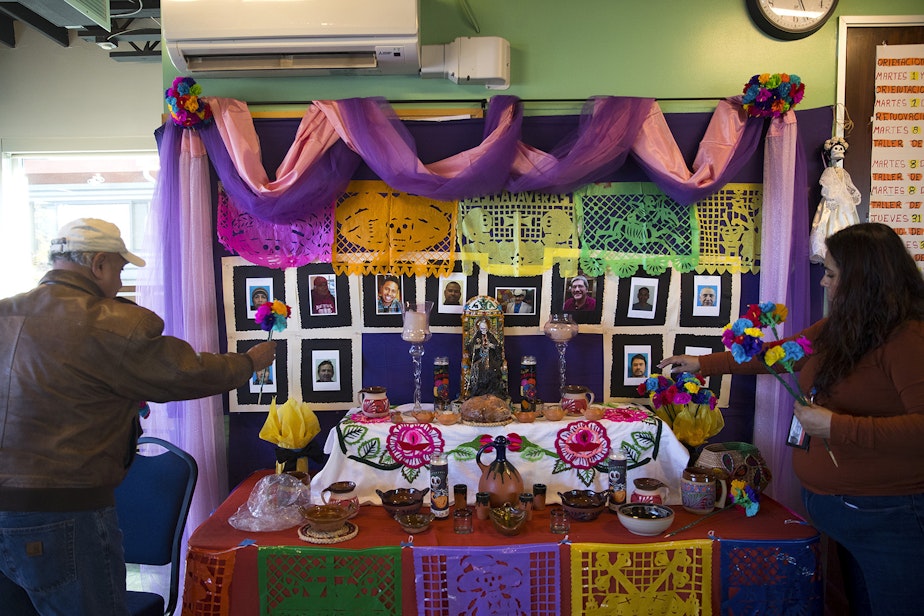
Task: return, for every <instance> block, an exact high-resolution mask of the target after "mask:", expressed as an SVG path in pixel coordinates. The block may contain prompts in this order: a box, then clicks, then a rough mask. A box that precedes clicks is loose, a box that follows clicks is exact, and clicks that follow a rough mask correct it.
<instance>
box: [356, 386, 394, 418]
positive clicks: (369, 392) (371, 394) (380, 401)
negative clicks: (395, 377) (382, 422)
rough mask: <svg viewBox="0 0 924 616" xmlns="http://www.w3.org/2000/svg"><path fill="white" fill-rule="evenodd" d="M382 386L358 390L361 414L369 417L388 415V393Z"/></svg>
mask: <svg viewBox="0 0 924 616" xmlns="http://www.w3.org/2000/svg"><path fill="white" fill-rule="evenodd" d="M385 392H386V390H385V388H384V387H365V388H363V389H360V390H359V394H360V395H361V396H362V400H363V402H362V409H363V415H365V416H366V417H370V418H378V417H385V416H387V415H388V395H387V394H386V393H385Z"/></svg>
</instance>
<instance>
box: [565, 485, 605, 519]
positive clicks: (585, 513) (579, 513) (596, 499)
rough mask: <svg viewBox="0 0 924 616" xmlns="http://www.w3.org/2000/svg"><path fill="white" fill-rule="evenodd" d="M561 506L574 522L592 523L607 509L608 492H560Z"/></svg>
mask: <svg viewBox="0 0 924 616" xmlns="http://www.w3.org/2000/svg"><path fill="white" fill-rule="evenodd" d="M558 495H559V496H560V497H561V506H562V508H563V509H564V510H565V511H566V512H567V513H568V516H569V517H570V518H571V519H572V520H577V521H578V522H590V521H591V520H596V519H597V518H598V517H599V516H600V513H601V512H602V511H603V509H604V508H605V507H606V492H594V491H593V490H568V491H567V492H559V493H558Z"/></svg>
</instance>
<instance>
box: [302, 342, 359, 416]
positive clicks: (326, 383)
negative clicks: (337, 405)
mask: <svg viewBox="0 0 924 616" xmlns="http://www.w3.org/2000/svg"><path fill="white" fill-rule="evenodd" d="M301 343H302V372H301V377H302V399H303V400H304V401H305V402H353V398H354V391H353V345H352V342H351V341H350V340H337V339H333V338H326V339H316V340H302V341H301Z"/></svg>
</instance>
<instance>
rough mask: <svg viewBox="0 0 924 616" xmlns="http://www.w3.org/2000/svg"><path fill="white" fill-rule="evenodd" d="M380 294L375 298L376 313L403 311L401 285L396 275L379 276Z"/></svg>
mask: <svg viewBox="0 0 924 616" xmlns="http://www.w3.org/2000/svg"><path fill="white" fill-rule="evenodd" d="M376 279H377V281H378V288H379V291H378V296H377V297H376V299H375V313H376V314H398V313H400V312H401V285H400V283H399V282H398V279H397V278H396V277H394V276H377V277H376Z"/></svg>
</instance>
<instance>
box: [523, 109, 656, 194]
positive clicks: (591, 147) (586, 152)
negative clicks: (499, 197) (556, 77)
mask: <svg viewBox="0 0 924 616" xmlns="http://www.w3.org/2000/svg"><path fill="white" fill-rule="evenodd" d="M654 102H655V101H654V99H653V98H625V97H613V96H601V97H595V98H592V99H590V100H589V101H588V102H587V103H585V104H584V108H583V110H582V112H581V118H580V123H579V125H578V130H577V132H576V133H574V134H572V135H570V136H568V137H567V138H565V139H564V140H563V141H562V142H561V143H560V144H558V145H557V146H555V148H554V149H553V150H552V151H551V152H550V153H549V154H548V155H545V156H541V157H540V158H539V159H538V160H536V161H535V163H534V164H533V165H532V166H531V168H530V169H528V170H526V171H523V172H518V171H517V170H516V168H515V169H514V170H513V173H511V177H510V180H509V181H508V182H507V185H506V189H507V191H509V192H512V193H517V192H525V191H530V190H532V191H539V192H547V193H553V194H564V193H569V192H572V191H573V190H574V189H576V188H579V187H581V186H584V185H585V184H590V183H591V182H596V181H598V180H601V179H603V178H605V177H607V176H608V175H610V174H611V173H613V172H614V171H616V170H617V169H619V168H620V167H622V165H623V164H624V163H625V161H626V156H627V155H628V154H629V151H630V149H631V147H632V143H633V141H635V136H636V135H637V134H638V131H639V127H640V126H641V124H642V122H643V121H644V120H645V117H646V114H647V113H648V110H649V109H650V108H651V105H652V104H653V103H654ZM523 148H524V149H526V146H523ZM529 153H530V154H540V153H538V152H537V151H536V150H533V149H531V148H530V149H529ZM529 158H530V159H531V160H530V162H533V161H532V158H533V157H529Z"/></svg>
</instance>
